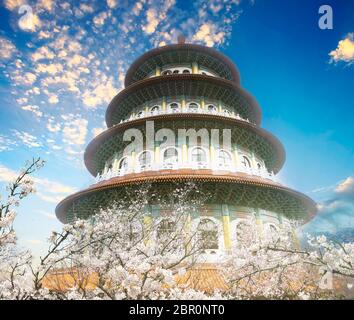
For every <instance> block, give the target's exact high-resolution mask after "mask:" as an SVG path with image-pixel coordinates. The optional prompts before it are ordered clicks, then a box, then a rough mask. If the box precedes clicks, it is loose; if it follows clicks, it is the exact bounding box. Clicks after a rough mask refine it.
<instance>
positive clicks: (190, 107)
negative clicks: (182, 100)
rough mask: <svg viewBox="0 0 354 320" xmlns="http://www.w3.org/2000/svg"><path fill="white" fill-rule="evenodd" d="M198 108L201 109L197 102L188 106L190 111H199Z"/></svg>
mask: <svg viewBox="0 0 354 320" xmlns="http://www.w3.org/2000/svg"><path fill="white" fill-rule="evenodd" d="M198 108H199V106H198V104H196V103H195V102H190V103H189V104H188V109H189V110H193V111H194V110H198Z"/></svg>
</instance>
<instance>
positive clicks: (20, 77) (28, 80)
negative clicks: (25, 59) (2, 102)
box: [12, 72, 37, 86]
mask: <svg viewBox="0 0 354 320" xmlns="http://www.w3.org/2000/svg"><path fill="white" fill-rule="evenodd" d="M12 78H13V80H14V82H15V83H16V84H19V85H27V86H29V85H31V84H33V83H34V82H35V81H36V79H37V76H36V75H35V74H34V73H32V72H25V73H24V74H19V73H16V72H14V74H13V76H12Z"/></svg>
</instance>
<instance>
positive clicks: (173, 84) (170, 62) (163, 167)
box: [56, 42, 316, 257]
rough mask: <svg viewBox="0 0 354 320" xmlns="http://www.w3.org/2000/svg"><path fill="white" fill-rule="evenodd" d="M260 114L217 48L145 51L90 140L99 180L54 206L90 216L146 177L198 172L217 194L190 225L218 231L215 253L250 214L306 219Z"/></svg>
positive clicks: (157, 185) (65, 213)
mask: <svg viewBox="0 0 354 320" xmlns="http://www.w3.org/2000/svg"><path fill="white" fill-rule="evenodd" d="M260 122H261V109H260V107H259V105H258V104H257V102H256V100H255V99H254V98H253V97H252V95H250V94H249V93H248V92H247V91H245V90H244V89H243V88H242V87H241V85H240V76H239V72H238V70H237V68H236V67H235V65H234V64H233V63H232V61H231V60H230V59H228V58H227V57H226V56H224V55H223V54H221V53H220V52H218V51H216V50H214V49H212V48H208V47H204V46H200V45H195V44H188V43H183V42H182V43H179V44H174V45H168V46H164V47H160V48H156V49H153V50H151V51H148V52H147V53H145V54H143V55H142V56H140V57H139V58H138V59H137V60H136V61H135V62H134V63H133V64H132V65H131V66H130V68H129V70H128V72H127V74H126V78H125V89H124V90H122V91H121V92H120V93H119V94H117V95H116V96H115V97H114V98H113V100H112V101H111V103H110V104H109V106H108V109H107V112H106V123H107V126H108V129H107V130H106V131H104V132H103V133H101V134H100V135H98V136H97V137H95V138H94V139H93V140H92V141H91V142H90V143H89V145H88V146H87V148H86V151H85V155H84V158H85V164H86V167H87V169H88V170H89V172H90V173H91V174H92V175H93V176H94V177H95V182H94V183H93V184H92V185H91V186H89V187H88V188H87V189H85V190H82V191H79V192H77V193H75V194H73V195H71V196H69V197H67V198H66V199H64V200H63V201H61V202H60V203H59V204H58V206H57V208H56V215H57V217H58V219H59V220H60V221H62V222H63V223H67V222H72V221H74V220H75V219H77V218H88V217H90V216H92V215H93V214H94V213H96V212H97V211H98V209H99V208H104V207H106V206H109V205H110V204H111V203H113V202H114V201H115V200H119V198H120V197H122V196H123V194H125V193H126V192H127V190H128V188H130V189H129V190H131V188H132V187H133V188H134V187H139V186H140V185H141V184H142V183H149V184H150V185H151V186H152V189H153V192H154V193H157V194H159V193H160V194H164V193H169V192H172V191H173V188H175V187H176V183H179V184H184V183H187V182H194V183H195V184H196V185H197V186H199V187H200V188H201V189H202V191H205V192H207V193H208V194H210V195H211V197H210V198H209V199H208V201H207V203H205V204H204V205H203V206H202V207H200V208H198V210H197V211H198V214H197V215H196V216H194V217H192V225H194V226H196V225H198V224H199V223H201V222H203V223H204V225H205V226H207V228H208V230H209V231H210V232H211V233H210V234H211V235H212V234H213V230H216V231H220V233H219V234H221V236H219V237H218V238H213V239H212V241H209V244H210V248H206V249H207V250H206V252H209V253H212V254H213V256H214V257H217V256H218V253H221V252H223V251H224V250H225V249H228V248H230V246H231V245H232V242H233V241H237V237H236V235H237V228H238V226H239V224H240V223H242V222H244V221H245V220H247V219H250V218H253V219H255V221H257V223H258V224H259V225H260V227H261V228H278V226H279V225H281V224H285V223H288V222H289V220H290V219H295V220H299V221H308V220H309V219H310V218H311V217H312V216H313V215H314V214H315V213H316V206H315V203H314V202H313V201H312V200H311V199H310V198H308V197H307V196H305V195H303V194H301V193H299V192H297V191H294V190H291V189H290V188H287V187H286V186H284V185H282V184H280V183H279V182H277V177H276V174H277V173H278V172H279V170H280V169H281V167H282V166H283V164H284V161H285V152H284V148H283V146H282V144H281V142H280V141H279V140H278V139H277V138H276V137H275V136H273V135H272V134H271V133H269V132H267V131H266V130H264V129H262V128H261V127H260ZM132 129H135V131H134V130H133V131H132ZM134 132H140V133H139V134H141V136H139V134H138V137H137V136H135V141H138V140H139V141H140V142H141V143H140V144H139V146H138V147H137V146H135V147H134V148H129V147H128V144H129V143H128V142H127V141H125V140H127V137H128V140H129V137H130V138H131V136H133V135H134ZM125 136H127V137H125ZM171 136H172V137H173V138H171ZM146 214H147V215H150V216H152V217H160V216H161V208H160V207H159V203H153V202H152V203H151V204H150V205H148V206H147V208H146ZM214 234H215V233H214Z"/></svg>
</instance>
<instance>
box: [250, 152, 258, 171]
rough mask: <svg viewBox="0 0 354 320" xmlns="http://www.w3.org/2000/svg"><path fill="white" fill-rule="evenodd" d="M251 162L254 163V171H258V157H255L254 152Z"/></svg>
mask: <svg viewBox="0 0 354 320" xmlns="http://www.w3.org/2000/svg"><path fill="white" fill-rule="evenodd" d="M251 161H252V169H253V170H257V168H258V167H257V160H256V157H255V155H254V152H252V159H251Z"/></svg>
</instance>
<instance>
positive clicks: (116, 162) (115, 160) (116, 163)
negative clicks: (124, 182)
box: [112, 154, 119, 173]
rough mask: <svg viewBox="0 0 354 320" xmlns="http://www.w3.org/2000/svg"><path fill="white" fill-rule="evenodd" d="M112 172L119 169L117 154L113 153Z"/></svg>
mask: <svg viewBox="0 0 354 320" xmlns="http://www.w3.org/2000/svg"><path fill="white" fill-rule="evenodd" d="M112 170H113V172H114V173H117V172H118V170H119V161H118V154H115V156H114V160H113V168H112Z"/></svg>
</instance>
